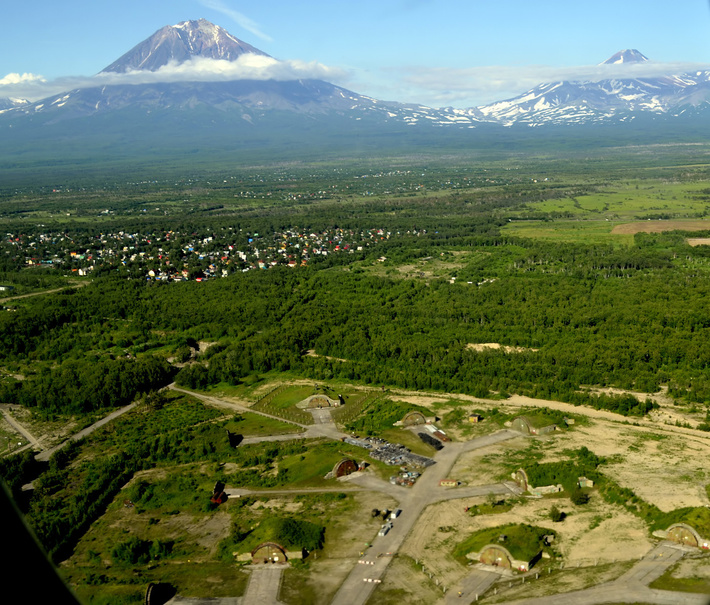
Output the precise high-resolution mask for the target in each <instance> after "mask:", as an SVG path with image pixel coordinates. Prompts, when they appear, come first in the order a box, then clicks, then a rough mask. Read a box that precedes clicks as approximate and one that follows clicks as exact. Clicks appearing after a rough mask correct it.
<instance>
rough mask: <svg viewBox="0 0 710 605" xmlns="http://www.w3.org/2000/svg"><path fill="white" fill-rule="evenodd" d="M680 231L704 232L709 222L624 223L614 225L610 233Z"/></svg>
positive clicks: (708, 226) (709, 226)
mask: <svg viewBox="0 0 710 605" xmlns="http://www.w3.org/2000/svg"><path fill="white" fill-rule="evenodd" d="M675 229H681V230H683V231H705V230H706V229H710V221H698V220H695V221H693V220H675V221H637V222H633V223H625V224H623V225H616V227H614V228H613V229H612V230H611V232H612V233H625V234H628V233H632V234H633V233H661V232H663V231H674V230H675Z"/></svg>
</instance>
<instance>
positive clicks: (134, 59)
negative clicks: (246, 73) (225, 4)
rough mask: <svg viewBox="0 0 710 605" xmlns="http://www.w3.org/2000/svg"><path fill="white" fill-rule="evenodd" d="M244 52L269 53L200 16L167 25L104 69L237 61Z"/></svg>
mask: <svg viewBox="0 0 710 605" xmlns="http://www.w3.org/2000/svg"><path fill="white" fill-rule="evenodd" d="M244 54H255V55H261V56H265V57H268V56H269V55H267V54H266V53H265V52H262V51H260V50H259V49H258V48H254V47H253V46H251V45H250V44H247V43H246V42H242V41H241V40H239V39H238V38H235V37H234V36H233V35H232V34H230V33H229V32H228V31H227V30H225V29H223V28H221V27H219V26H218V25H215V24H214V23H210V22H209V21H207V20H205V19H199V20H197V21H183V22H182V23H178V24H177V25H166V26H165V27H163V28H161V29H159V30H158V31H157V32H155V33H154V34H153V35H152V36H150V38H147V39H146V40H144V41H143V42H141V43H140V44H138V45H136V46H134V47H133V48H132V49H131V50H129V51H128V52H127V53H126V54H125V55H123V56H122V57H120V58H119V59H117V60H116V61H114V62H113V63H111V65H109V66H108V67H106V68H105V69H103V70H102V71H103V72H118V73H125V72H127V71H130V70H147V71H156V70H158V69H160V68H161V67H163V66H164V65H167V64H168V63H170V62H176V63H182V62H184V61H187V60H189V59H191V58H192V57H202V58H207V59H221V60H225V61H234V60H235V59H237V58H238V57H240V56H241V55H244Z"/></svg>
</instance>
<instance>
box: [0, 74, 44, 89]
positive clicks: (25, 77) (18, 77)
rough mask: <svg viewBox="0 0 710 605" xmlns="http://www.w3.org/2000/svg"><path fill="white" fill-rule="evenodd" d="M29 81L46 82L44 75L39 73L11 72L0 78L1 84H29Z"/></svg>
mask: <svg viewBox="0 0 710 605" xmlns="http://www.w3.org/2000/svg"><path fill="white" fill-rule="evenodd" d="M28 82H46V80H45V79H44V78H43V77H42V76H38V75H37V74H29V73H24V74H18V73H10V74H7V75H6V76H4V77H2V78H0V86H12V85H14V84H27V83H28Z"/></svg>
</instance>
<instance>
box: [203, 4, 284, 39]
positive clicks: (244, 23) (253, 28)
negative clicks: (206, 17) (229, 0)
mask: <svg viewBox="0 0 710 605" xmlns="http://www.w3.org/2000/svg"><path fill="white" fill-rule="evenodd" d="M199 3H200V4H201V5H202V6H204V7H206V8H211V9H212V10H216V11H218V12H220V13H222V14H223V15H226V16H227V17H229V18H230V19H232V21H234V22H235V23H236V24H237V25H239V27H241V28H243V29H245V30H247V31H248V32H251V33H252V34H254V35H255V36H257V37H259V38H261V39H262V40H266V41H267V42H272V41H273V40H272V38H271V37H270V36H267V35H266V34H265V33H263V32H262V31H261V30H260V29H259V27H258V25H257V24H256V23H255V22H254V21H252V20H251V19H250V18H249V17H247V16H246V15H243V14H242V13H240V12H239V11H235V10H234V9H231V8H229V7H228V6H227V5H225V4H224V2H222V1H221V0H199Z"/></svg>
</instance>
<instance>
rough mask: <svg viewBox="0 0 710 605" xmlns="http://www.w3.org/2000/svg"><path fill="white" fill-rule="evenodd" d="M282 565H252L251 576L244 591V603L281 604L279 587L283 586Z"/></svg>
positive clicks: (260, 604) (259, 604)
mask: <svg viewBox="0 0 710 605" xmlns="http://www.w3.org/2000/svg"><path fill="white" fill-rule="evenodd" d="M283 570H284V568H283V567H282V566H281V565H263V566H259V567H257V566H252V569H251V576H250V577H249V583H248V584H247V589H246V592H245V593H244V603H247V604H249V603H254V604H257V603H258V605H279V604H280V603H281V601H279V600H278V596H279V589H280V588H281V574H282V573H283Z"/></svg>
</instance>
